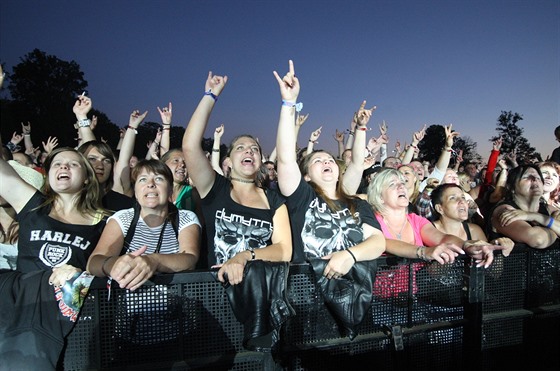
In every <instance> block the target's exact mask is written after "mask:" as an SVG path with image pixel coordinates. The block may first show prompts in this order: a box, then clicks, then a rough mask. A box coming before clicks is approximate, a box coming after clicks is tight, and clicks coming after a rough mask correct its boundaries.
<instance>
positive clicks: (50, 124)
mask: <svg viewBox="0 0 560 371" xmlns="http://www.w3.org/2000/svg"><path fill="white" fill-rule="evenodd" d="M9 81H10V84H9V86H8V90H9V91H10V95H11V98H12V100H11V101H7V102H3V103H4V104H3V108H4V107H5V108H6V110H3V111H2V137H6V138H11V137H12V133H13V132H14V131H17V132H21V124H20V123H21V122H28V121H29V122H31V124H32V126H31V128H32V140H33V142H34V144H35V145H36V146H37V145H38V144H40V143H41V141H44V140H46V139H47V138H48V137H49V136H51V135H55V136H57V137H58V141H59V145H60V146H72V147H73V146H75V145H76V141H75V138H76V136H77V135H76V130H75V129H74V126H73V124H74V122H75V121H76V117H75V116H74V114H73V112H72V106H73V105H74V102H75V101H76V97H77V96H78V95H80V94H82V93H83V92H84V91H86V88H87V86H88V84H87V81H86V80H85V79H84V73H83V72H82V71H81V70H80V66H79V65H78V63H76V62H75V61H70V62H67V61H63V60H61V59H59V58H57V57H56V56H53V55H48V54H46V53H45V52H43V51H40V50H39V49H34V50H33V51H32V52H31V53H28V54H27V55H25V56H24V57H23V58H22V59H21V63H19V64H18V65H16V66H14V68H13V73H12V74H10V75H9ZM6 111H8V112H6ZM94 114H95V115H97V116H98V124H97V128H96V136H97V137H98V139H101V137H103V138H105V139H113V138H118V128H117V127H116V126H115V125H114V124H112V123H111V122H110V120H109V119H108V118H107V116H106V115H104V114H103V113H102V112H100V111H96V112H95V113H94ZM5 115H6V120H5V119H4V116H5ZM8 118H9V121H8ZM98 131H99V132H100V133H101V135H99V134H97V132H98ZM111 144H114V145H116V143H111Z"/></svg>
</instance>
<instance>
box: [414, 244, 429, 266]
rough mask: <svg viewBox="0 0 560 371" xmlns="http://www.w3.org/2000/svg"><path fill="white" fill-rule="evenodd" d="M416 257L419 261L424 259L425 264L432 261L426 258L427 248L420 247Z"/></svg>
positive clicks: (417, 249)
mask: <svg viewBox="0 0 560 371" xmlns="http://www.w3.org/2000/svg"><path fill="white" fill-rule="evenodd" d="M416 256H417V257H418V259H422V260H423V261H425V262H429V261H430V259H429V258H428V257H427V256H426V246H418V247H417V248H416Z"/></svg>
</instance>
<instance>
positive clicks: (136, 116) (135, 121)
mask: <svg viewBox="0 0 560 371" xmlns="http://www.w3.org/2000/svg"><path fill="white" fill-rule="evenodd" d="M147 114H148V111H146V112H144V113H142V114H141V113H140V111H138V110H134V111H132V113H131V114H130V118H129V119H128V125H130V126H132V127H134V128H137V127H138V125H140V124H141V123H142V121H144V118H145V117H146V115H147Z"/></svg>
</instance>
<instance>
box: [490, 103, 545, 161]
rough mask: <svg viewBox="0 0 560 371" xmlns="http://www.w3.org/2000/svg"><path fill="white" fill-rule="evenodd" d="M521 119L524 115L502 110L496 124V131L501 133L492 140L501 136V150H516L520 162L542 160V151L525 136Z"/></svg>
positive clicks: (508, 151)
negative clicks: (536, 149) (520, 123)
mask: <svg viewBox="0 0 560 371" xmlns="http://www.w3.org/2000/svg"><path fill="white" fill-rule="evenodd" d="M521 120H523V116H521V115H520V114H519V113H517V112H515V113H512V112H511V111H502V113H501V114H500V116H499V117H498V122H497V124H496V125H497V127H496V131H497V132H498V133H499V135H497V136H494V137H492V138H491V139H490V141H491V142H493V141H495V140H496V139H498V138H499V137H501V138H502V148H501V151H500V152H501V153H503V154H507V153H512V152H514V153H515V154H516V156H517V162H518V163H519V164H521V163H524V162H535V161H542V158H541V155H540V153H538V152H536V151H535V148H534V147H532V146H531V145H530V144H529V141H528V140H527V138H525V137H524V136H523V128H521V127H520V126H519V125H518V122H520V121H521Z"/></svg>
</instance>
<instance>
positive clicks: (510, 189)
mask: <svg viewBox="0 0 560 371" xmlns="http://www.w3.org/2000/svg"><path fill="white" fill-rule="evenodd" d="M529 169H534V170H535V171H536V172H537V173H538V174H539V177H540V178H541V182H543V183H544V178H543V175H542V173H541V169H539V166H538V165H537V164H531V163H527V164H522V165H519V166H517V167H514V168H513V169H511V170H510V171H509V172H508V176H507V180H506V189H507V195H506V198H507V199H508V200H512V199H513V193H514V190H515V185H516V184H517V182H519V180H520V179H521V178H522V177H523V174H525V173H526V172H527V170H529Z"/></svg>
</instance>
